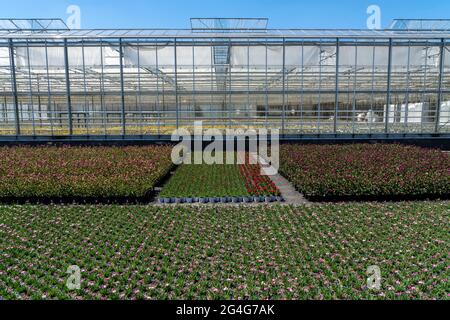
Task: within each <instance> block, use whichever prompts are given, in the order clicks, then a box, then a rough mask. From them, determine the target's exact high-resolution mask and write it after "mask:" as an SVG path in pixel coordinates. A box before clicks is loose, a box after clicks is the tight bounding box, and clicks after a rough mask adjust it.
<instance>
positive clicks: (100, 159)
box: [0, 146, 172, 199]
mask: <svg viewBox="0 0 450 320" xmlns="http://www.w3.org/2000/svg"><path fill="white" fill-rule="evenodd" d="M170 153H171V146H146V147H11V148H10V147H2V148H0V176H1V179H0V199H14V198H17V199H18V198H24V199H32V198H42V199H45V198H77V197H80V198H83V197H85V198H108V197H143V196H145V195H146V194H147V193H148V192H149V191H152V190H153V187H154V186H155V184H156V183H157V182H158V181H159V180H160V179H161V178H162V177H163V176H164V175H166V174H167V172H168V171H169V170H170V169H171V168H172V161H171V157H170Z"/></svg>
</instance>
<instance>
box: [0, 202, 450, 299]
mask: <svg viewBox="0 0 450 320" xmlns="http://www.w3.org/2000/svg"><path fill="white" fill-rule="evenodd" d="M449 208H450V203H449V202H445V201H442V202H408V203H386V204H379V203H367V204H359V203H353V204H333V205H332V204H326V205H312V206H282V205H275V206H268V205H263V206H223V207H221V208H220V210H218V209H217V208H216V207H212V206H176V207H172V206H142V205H138V206H122V205H120V206H119V205H107V206H105V205H103V206H94V205H84V206H74V205H70V206H55V205H52V206H29V205H25V206H0V248H1V250H0V299H69V298H70V299H448V280H449V279H448V278H449V277H448V276H449V273H448V225H449V223H450V220H449ZM419 239H420V241H418V240H419ZM373 265H376V266H378V267H379V268H380V270H381V275H382V281H381V287H380V290H373V289H372V290H371V289H369V288H368V287H367V277H368V275H367V269H368V267H369V266H373ZM69 266H78V267H79V268H80V276H81V278H80V280H81V283H80V289H79V290H77V289H75V290H70V289H69V288H68V287H67V286H66V281H67V279H68V277H69V274H67V273H66V271H67V268H68V267H69Z"/></svg>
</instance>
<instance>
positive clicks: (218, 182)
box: [159, 157, 281, 203]
mask: <svg viewBox="0 0 450 320" xmlns="http://www.w3.org/2000/svg"><path fill="white" fill-rule="evenodd" d="M243 163H244V164H237V163H235V164H205V163H203V164H183V165H181V166H180V167H179V168H178V169H177V170H176V171H175V174H174V175H173V176H172V177H171V179H170V180H169V181H168V183H167V184H166V185H165V186H164V188H163V190H162V192H161V193H160V195H159V202H160V203H174V202H188V203H192V202H203V203H216V202H222V203H226V202H255V201H256V202H273V201H276V200H281V198H280V192H279V190H278V188H277V187H276V185H275V184H274V183H273V182H272V180H271V179H270V178H269V177H267V176H265V175H261V167H260V165H258V164H250V163H249V161H248V157H247V160H246V161H243Z"/></svg>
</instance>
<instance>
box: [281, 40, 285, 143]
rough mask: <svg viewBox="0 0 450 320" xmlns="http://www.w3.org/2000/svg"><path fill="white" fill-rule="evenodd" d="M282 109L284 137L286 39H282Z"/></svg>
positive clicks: (282, 132) (282, 131)
mask: <svg viewBox="0 0 450 320" xmlns="http://www.w3.org/2000/svg"><path fill="white" fill-rule="evenodd" d="M282 107H283V109H282V114H281V134H282V135H284V133H285V131H284V129H285V118H286V39H285V38H283V106H282Z"/></svg>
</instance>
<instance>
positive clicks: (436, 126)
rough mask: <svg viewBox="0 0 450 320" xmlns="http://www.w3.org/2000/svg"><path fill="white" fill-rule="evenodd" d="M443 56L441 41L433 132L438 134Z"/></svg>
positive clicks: (443, 42)
mask: <svg viewBox="0 0 450 320" xmlns="http://www.w3.org/2000/svg"><path fill="white" fill-rule="evenodd" d="M444 54H445V40H444V39H442V40H441V47H440V55H439V56H440V58H439V84H438V86H439V87H438V90H439V92H438V97H437V106H436V123H435V128H434V132H436V133H438V132H439V124H440V119H441V102H442V78H443V75H444Z"/></svg>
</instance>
